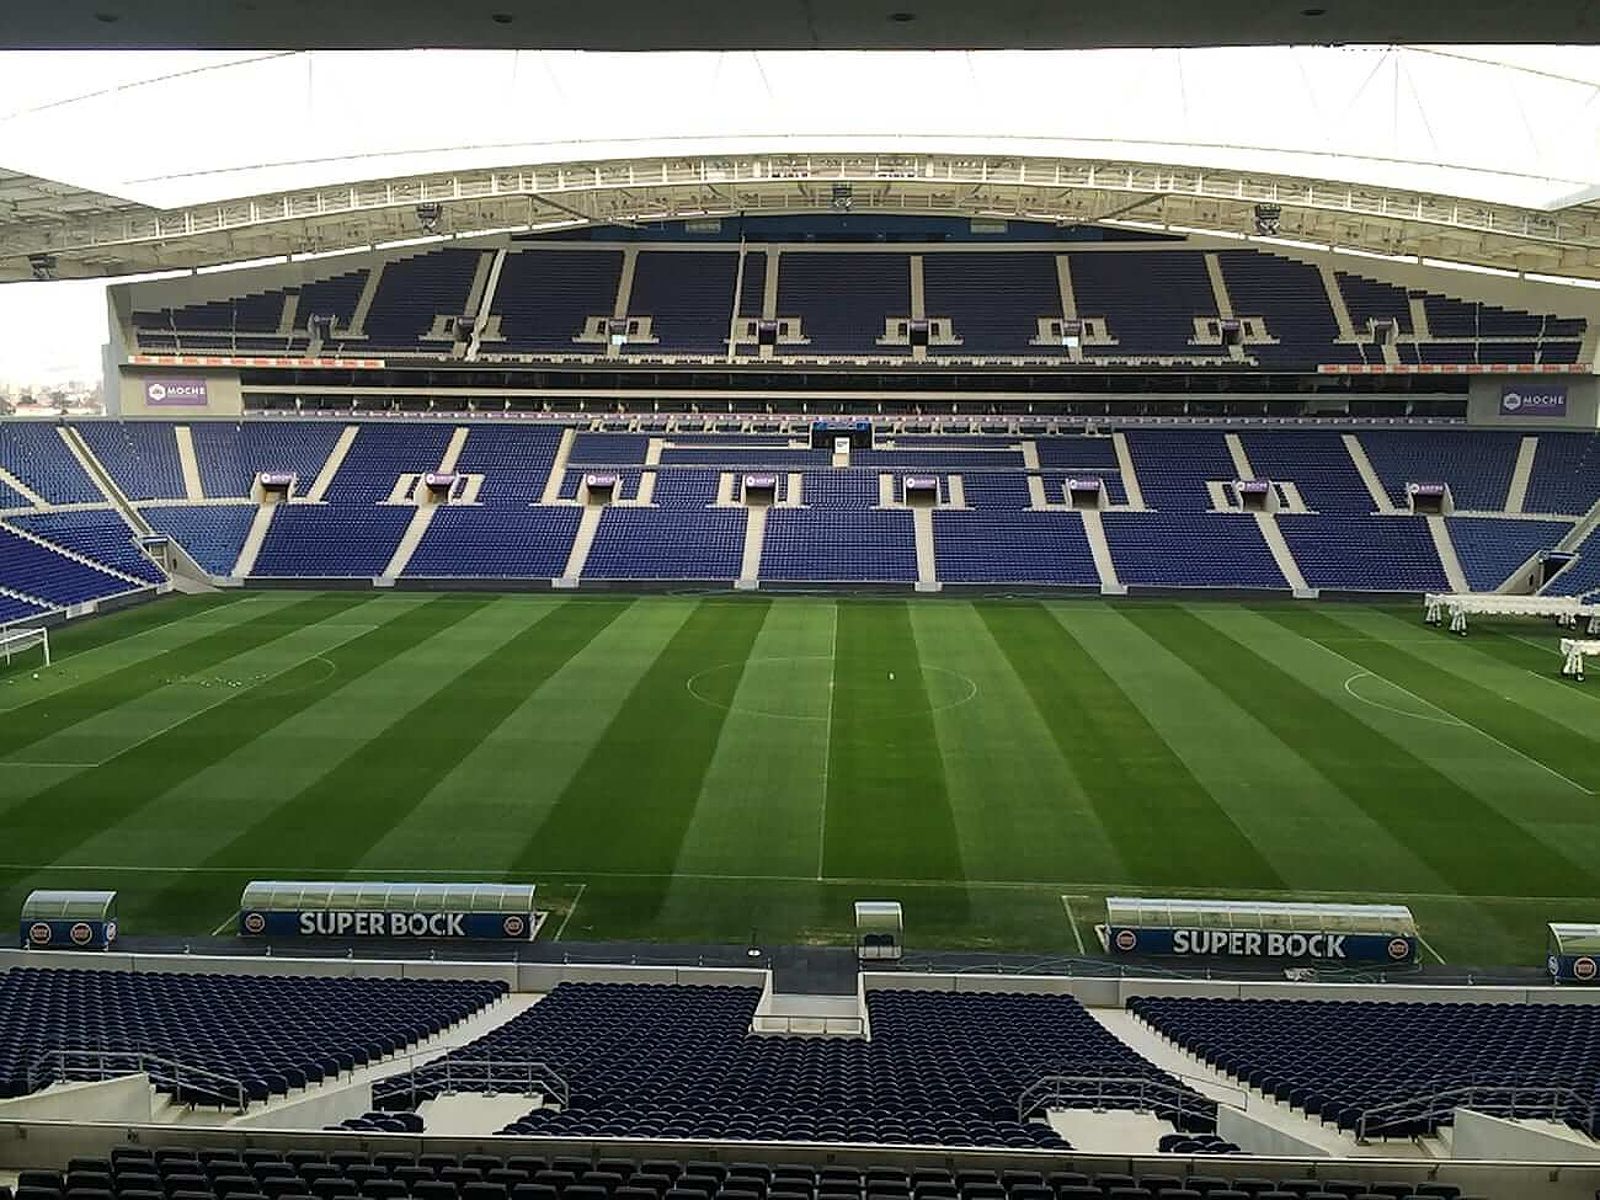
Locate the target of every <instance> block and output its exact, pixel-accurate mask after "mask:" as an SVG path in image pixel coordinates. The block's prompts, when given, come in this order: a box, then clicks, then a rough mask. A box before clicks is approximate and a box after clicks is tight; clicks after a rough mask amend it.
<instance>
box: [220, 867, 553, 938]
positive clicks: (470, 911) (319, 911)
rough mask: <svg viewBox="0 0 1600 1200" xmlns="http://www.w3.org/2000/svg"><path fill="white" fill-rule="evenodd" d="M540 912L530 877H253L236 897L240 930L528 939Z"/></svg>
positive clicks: (273, 934)
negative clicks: (313, 879)
mask: <svg viewBox="0 0 1600 1200" xmlns="http://www.w3.org/2000/svg"><path fill="white" fill-rule="evenodd" d="M544 916H545V914H543V913H541V912H538V911H537V910H536V909H535V908H534V885H533V884H531V883H373V882H355V881H342V880H341V881H334V882H302V881H283V880H276V881H275V880H258V881H256V882H253V883H251V884H249V885H247V886H246V887H245V889H244V894H243V896H241V897H240V900H239V933H240V934H241V935H242V936H244V937H269V938H302V937H325V938H341V939H346V940H363V939H372V940H396V939H407V940H422V941H433V940H447V939H478V940H492V941H508V942H531V941H532V940H533V938H534V935H535V934H537V933H538V931H539V926H540V925H541V924H543V921H544Z"/></svg>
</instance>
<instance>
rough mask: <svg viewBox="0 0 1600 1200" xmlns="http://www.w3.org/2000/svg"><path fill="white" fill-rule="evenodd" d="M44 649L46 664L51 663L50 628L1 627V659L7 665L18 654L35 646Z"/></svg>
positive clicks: (24, 652)
mask: <svg viewBox="0 0 1600 1200" xmlns="http://www.w3.org/2000/svg"><path fill="white" fill-rule="evenodd" d="M36 646H37V647H40V648H41V649H43V651H44V665H45V666H47V667H48V666H49V665H50V631H49V630H48V629H0V660H3V661H4V662H5V665H6V666H8V667H9V666H10V665H11V660H12V659H13V658H16V657H17V656H18V655H21V654H26V653H27V652H28V651H30V650H32V649H33V648H34V647H36Z"/></svg>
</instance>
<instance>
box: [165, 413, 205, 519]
mask: <svg viewBox="0 0 1600 1200" xmlns="http://www.w3.org/2000/svg"><path fill="white" fill-rule="evenodd" d="M172 433H173V436H174V437H176V438H177V439H178V466H179V468H180V469H181V470H182V471H183V498H184V499H185V500H188V501H191V502H198V501H201V500H204V499H205V498H206V491H205V487H204V486H203V485H202V484H201V482H200V460H199V459H198V458H197V457H196V456H195V452H194V434H193V432H192V431H191V430H190V429H189V427H188V426H187V425H179V426H178V427H177V428H176V429H174V430H173V431H172Z"/></svg>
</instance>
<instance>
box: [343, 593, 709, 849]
mask: <svg viewBox="0 0 1600 1200" xmlns="http://www.w3.org/2000/svg"><path fill="white" fill-rule="evenodd" d="M573 603H575V604H581V605H595V606H597V607H598V608H600V609H601V610H603V611H608V612H609V611H614V613H615V615H614V616H611V617H609V618H608V619H606V620H605V621H604V622H603V627H602V628H600V629H599V630H598V631H597V632H596V633H595V635H594V636H593V637H592V638H590V639H589V641H588V642H587V643H585V644H584V645H583V646H582V647H581V648H580V649H579V650H578V651H577V652H576V653H575V654H573V655H572V656H571V657H570V658H568V659H567V660H566V661H565V662H564V663H561V664H560V665H559V666H558V667H557V668H556V669H555V670H554V671H553V672H552V673H551V674H550V675H549V676H548V677H546V678H543V679H538V680H530V681H529V687H528V690H527V695H526V696H525V697H524V698H523V701H522V703H521V704H520V705H519V706H518V707H517V708H516V709H515V710H514V711H513V712H511V713H510V714H508V715H507V716H506V718H505V719H504V720H503V721H501V722H500V724H499V725H498V726H496V727H495V728H494V729H492V730H490V731H489V732H488V734H487V736H486V737H484V739H483V740H482V741H481V742H480V743H479V744H478V746H477V748H476V749H474V750H473V751H472V753H471V754H469V755H468V756H467V757H466V758H465V759H464V760H463V761H462V762H461V763H459V764H458V765H457V766H456V767H455V769H454V770H452V771H451V772H450V773H449V774H448V775H447V776H445V777H444V778H443V779H442V780H440V781H439V783H438V784H437V785H436V786H435V787H434V788H433V790H432V791H431V792H429V794H428V796H427V797H426V799H425V800H424V801H423V802H422V804H420V805H419V806H418V807H417V808H415V809H413V810H412V811H411V812H410V813H409V814H407V816H406V817H405V819H404V820H402V821H400V822H398V823H397V824H395V825H394V826H393V827H392V828H391V829H390V830H389V831H388V832H387V833H386V834H385V836H384V838H383V840H382V841H381V842H379V843H378V844H377V845H375V846H373V847H372V848H371V849H370V850H369V851H368V852H367V854H366V856H365V857H364V858H363V859H362V860H361V866H362V867H363V868H366V869H373V870H383V869H387V868H390V867H393V866H406V867H431V868H442V869H456V870H467V869H470V870H472V871H475V872H478V873H487V876H488V877H489V878H498V877H500V876H501V875H502V874H507V873H509V870H510V868H511V867H512V865H513V864H514V863H515V861H516V859H517V857H518V856H519V855H520V854H521V852H522V849H523V845H524V843H525V841H526V835H527V833H528V831H529V830H531V829H534V828H537V826H538V825H539V823H540V822H541V821H543V820H544V818H545V815H546V814H547V813H548V812H549V811H550V809H551V808H553V807H554V806H555V803H556V801H557V799H558V798H559V797H560V795H561V793H562V791H563V790H564V789H565V788H566V786H567V784H568V783H570V782H571V781H572V778H573V777H574V776H575V775H576V774H577V772H578V769H579V768H580V767H582V765H583V763H584V761H585V759H587V758H588V756H589V754H590V752H591V751H592V750H593V749H594V746H595V744H596V743H597V742H599V740H600V738H601V737H602V735H604V733H605V731H606V728H607V727H608V726H609V725H610V724H611V722H612V720H613V719H614V718H615V717H616V715H617V712H618V711H619V710H620V709H621V708H622V705H623V702H624V701H625V700H626V699H627V698H628V694H629V693H630V692H631V691H632V690H633V688H634V685H635V684H637V683H638V681H639V679H640V677H641V676H642V675H643V674H644V673H645V671H646V670H648V669H649V667H650V664H651V663H652V662H654V661H655V659H656V656H657V655H659V654H660V653H661V651H662V650H663V649H664V648H665V646H666V645H667V643H668V641H670V640H671V638H672V636H673V635H674V634H675V633H677V631H678V630H679V629H680V628H681V627H682V625H683V622H684V621H685V620H686V619H687V618H688V616H689V614H690V612H692V611H693V608H694V605H693V603H692V602H685V601H673V602H670V603H656V602H653V601H643V602H640V601H634V600H627V599H621V598H616V597H606V598H590V597H582V596H580V597H578V598H576V599H575V600H574V601H573ZM535 685H536V686H535Z"/></svg>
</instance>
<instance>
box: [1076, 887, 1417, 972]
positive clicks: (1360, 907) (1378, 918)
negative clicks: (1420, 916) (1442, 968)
mask: <svg viewBox="0 0 1600 1200" xmlns="http://www.w3.org/2000/svg"><path fill="white" fill-rule="evenodd" d="M1095 932H1096V933H1098V934H1099V936H1100V939H1101V942H1102V944H1103V945H1104V946H1105V949H1106V952H1107V953H1109V954H1114V955H1163V956H1166V955H1177V956H1180V957H1186V958H1197V957H1198V958H1253V959H1275V960H1282V961H1312V960H1315V961H1323V962H1331V963H1339V962H1378V963H1409V962H1414V961H1415V960H1416V957H1417V945H1418V938H1417V923H1416V919H1415V918H1414V917H1413V916H1412V915H1411V910H1410V909H1409V908H1407V907H1406V906H1405V905H1403V904H1301V903H1281V902H1274V901H1256V900H1165V899H1146V898H1137V897H1128V896H1112V897H1110V898H1108V899H1107V900H1106V922H1105V924H1104V925H1099V926H1096V927H1095Z"/></svg>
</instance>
